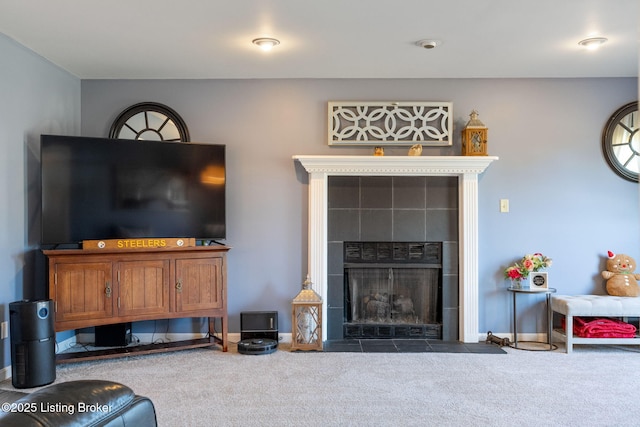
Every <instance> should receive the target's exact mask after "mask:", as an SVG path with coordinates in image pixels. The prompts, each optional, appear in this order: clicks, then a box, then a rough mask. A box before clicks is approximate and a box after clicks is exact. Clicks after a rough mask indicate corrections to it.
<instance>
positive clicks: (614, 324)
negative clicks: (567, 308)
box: [573, 317, 636, 338]
mask: <svg viewBox="0 0 640 427" xmlns="http://www.w3.org/2000/svg"><path fill="white" fill-rule="evenodd" d="M573 334H574V335H576V336H578V337H583V338H633V337H634V336H635V334H636V327H635V326H633V325H631V324H629V323H625V322H623V321H621V320H616V319H609V318H588V317H586V318H585V317H574V318H573Z"/></svg>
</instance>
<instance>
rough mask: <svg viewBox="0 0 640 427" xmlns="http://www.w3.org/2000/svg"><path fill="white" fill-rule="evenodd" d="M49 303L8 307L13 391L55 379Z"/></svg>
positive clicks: (36, 302)
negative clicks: (14, 388)
mask: <svg viewBox="0 0 640 427" xmlns="http://www.w3.org/2000/svg"><path fill="white" fill-rule="evenodd" d="M51 303H52V301H51V300H22V301H16V302H12V303H10V304H9V326H10V328H9V329H10V334H11V383H12V384H13V386H14V387H16V388H31V387H39V386H42V385H47V384H51V383H52V382H54V381H55V379H56V339H55V330H54V327H53V316H54V314H53V311H52V310H51Z"/></svg>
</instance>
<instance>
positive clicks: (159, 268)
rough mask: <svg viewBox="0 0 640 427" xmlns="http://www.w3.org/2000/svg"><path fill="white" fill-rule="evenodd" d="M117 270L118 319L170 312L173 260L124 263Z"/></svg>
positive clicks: (118, 265)
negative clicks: (170, 272)
mask: <svg viewBox="0 0 640 427" xmlns="http://www.w3.org/2000/svg"><path fill="white" fill-rule="evenodd" d="M116 270H117V276H118V277H117V278H118V295H117V298H118V299H117V307H118V316H130V315H131V316H135V315H155V314H163V313H167V312H168V311H169V260H149V261H121V262H119V263H118V264H117V267H116Z"/></svg>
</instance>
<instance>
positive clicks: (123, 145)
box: [40, 135, 226, 246]
mask: <svg viewBox="0 0 640 427" xmlns="http://www.w3.org/2000/svg"><path fill="white" fill-rule="evenodd" d="M40 159H41V170H40V172H41V190H42V242H41V243H42V245H43V246H51V245H60V244H80V243H81V242H82V241H83V240H98V239H121V238H153V237H159V238H162V237H165V238H169V237H193V238H195V239H199V240H216V239H224V238H225V237H226V222H225V219H226V216H225V197H226V196H225V184H226V183H225V181H226V171H225V146H224V145H219V144H198V143H193V142H158V141H139V140H138V141H136V140H121V139H107V138H89V137H74V136H57V135H42V137H41V147H40Z"/></svg>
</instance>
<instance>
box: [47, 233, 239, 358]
mask: <svg viewBox="0 0 640 427" xmlns="http://www.w3.org/2000/svg"><path fill="white" fill-rule="evenodd" d="M229 249H230V248H229V247H227V246H222V245H218V246H194V247H175V248H145V249H132V250H122V249H59V250H58V249H54V250H45V251H43V252H44V254H45V255H46V256H47V258H48V262H49V298H50V299H52V300H53V303H54V311H55V331H56V332H60V331H66V330H70V329H80V328H87V327H93V326H100V325H109V324H114V323H126V322H137V321H144V320H158V319H177V318H188V317H207V318H208V320H209V336H208V337H207V338H202V339H196V340H188V341H179V342H174V343H169V344H149V345H142V346H139V347H122V348H118V349H109V350H104V351H102V350H96V351H87V352H78V353H60V354H58V355H56V360H57V362H58V363H63V362H69V361H73V360H74V359H80V358H81V359H82V360H87V359H102V358H108V357H117V356H120V355H131V354H132V353H135V354H144V353H155V352H160V351H169V350H177V349H184V348H194V347H205V346H213V345H216V344H220V345H221V346H222V351H227V345H228V343H227V331H228V323H227V274H226V271H227V262H226V254H227V252H228V251H229ZM216 318H220V323H221V331H220V333H221V337H218V336H216V335H215V319H216Z"/></svg>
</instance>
